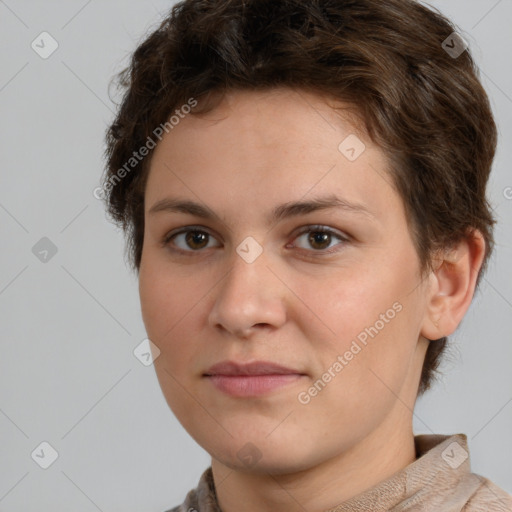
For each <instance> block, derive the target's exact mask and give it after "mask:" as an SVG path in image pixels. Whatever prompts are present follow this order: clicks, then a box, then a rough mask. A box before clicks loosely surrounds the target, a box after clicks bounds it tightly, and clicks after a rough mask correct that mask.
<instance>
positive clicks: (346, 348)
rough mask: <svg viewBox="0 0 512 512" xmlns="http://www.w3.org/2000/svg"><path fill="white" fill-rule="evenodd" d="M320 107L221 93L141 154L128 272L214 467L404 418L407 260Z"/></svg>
mask: <svg viewBox="0 0 512 512" xmlns="http://www.w3.org/2000/svg"><path fill="white" fill-rule="evenodd" d="M333 106H336V107H343V105H342V104H336V105H334V104H333V103H332V102H331V103H328V102H327V100H326V99H324V98H322V97H321V96H317V95H316V94H313V93H306V92H305V91H302V92H300V93H298V92H292V91H290V90H286V89H275V90H273V91H266V92H240V91H237V92H232V93H229V94H228V95H227V96H226V97H225V98H224V100H223V102H222V103H221V104H220V105H219V106H218V107H216V108H215V109H214V110H213V111H211V112H210V113H209V114H207V115H203V116H201V117H199V116H194V115H188V116H186V117H184V118H183V119H181V120H180V122H179V124H178V125H177V126H175V127H174V128H173V130H172V131H170V132H169V133H168V134H166V135H165V136H164V138H163V139H162V141H161V142H160V143H159V145H158V146H157V147H156V149H155V152H154V154H153V158H152V162H151V167H150V173H149V177H148V182H147V188H146V191H145V233H144V245H143V252H142V260H141V266H140V272H139V285H140V298H141V307H142V315H143V319H144V323H145V326H146V329H147V333H148V337H149V338H150V339H151V340H152V342H153V343H154V344H155V345H156V346H158V348H159V349H160V356H159V357H158V358H157V359H156V360H155V369H156V372H157V376H158V379H159V383H160V386H161V388H162V391H163V394H164V396H165V398H166V400H167V403H168V404H169V406H170V408H171V409H172V411H173V412H174V414H175V415H176V417H177V418H178V420H179V421H180V422H181V424H182V425H183V426H184V428H185V429H186V430H187V431H188V432H189V433H190V435H191V436H192V437H193V438H194V439H195V440H196V441H197V442H198V443H199V444H200V445H201V446H202V447H203V448H204V449H205V450H207V451H208V452H209V453H210V454H211V455H212V457H213V458H214V460H216V461H220V463H222V464H224V465H226V466H228V467H230V468H245V469H247V468H249V467H252V468H253V470H254V471H256V470H262V471H271V472H274V473H284V472H289V471H300V470H304V469H307V468H308V467H312V466H313V465H315V464H318V463H320V462H321V461H324V460H327V459H329V458H331V457H333V456H334V455H336V454H342V453H344V452H347V451H348V450H350V449H351V448H353V447H355V446H357V445H358V444H359V443H361V442H362V440H364V439H365V438H366V439H368V438H369V437H368V436H374V437H376V436H379V435H380V436H381V437H383V436H385V435H391V433H393V432H396V431H397V429H400V428H402V427H404V426H406V425H408V422H410V417H411V415H412V412H411V410H412V407H413V405H414V400H415V397H416V391H417V385H418V382H419V376H420V372H421V365H422V362H423V356H424V350H425V345H424V341H425V340H424V339H423V338H422V336H421V331H422V325H423V322H424V317H425V314H426V313H425V311H426V299H425V296H426V287H425V283H424V282H423V281H421V278H420V267H419V259H418V256H417V253H416V251H415V248H414V244H413V240H412V238H411V235H410V232H409V230H408V227H407V219H406V216H405V211H404V207H403V203H402V200H401V198H400V196H399V195H398V193H397V192H396V191H395V190H394V189H393V187H392V186H391V179H390V177H389V175H388V174H387V172H386V169H387V165H388V163H387V160H386V158H385V156H384V154H383V153H382V152H381V150H380V149H379V148H378V147H376V146H374V145H373V144H372V143H371V141H370V140H369V139H368V138H367V137H365V136H364V135H363V134H361V133H357V132H356V131H355V128H354V127H353V126H352V124H351V123H350V122H349V121H348V120H347V119H348V118H346V116H342V115H340V112H343V111H342V110H341V111H338V112H337V111H335V110H334V109H333ZM347 137H348V139H347ZM363 145H364V146H363ZM192 203H196V206H194V205H193V204H192ZM419 340H420V341H419ZM219 363H227V364H226V365H224V366H222V365H221V366H217V368H212V367H213V366H214V365H218V364H219ZM229 363H234V364H229ZM251 363H261V364H253V365H251ZM272 364H273V365H278V366H279V368H276V367H273V366H272ZM283 368H284V369H283ZM404 428H405V427H404ZM249 443H250V444H249ZM248 461H249V462H248ZM250 461H252V463H254V462H256V461H258V464H256V465H255V466H251V464H252V463H251V462H250Z"/></svg>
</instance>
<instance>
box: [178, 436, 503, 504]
mask: <svg viewBox="0 0 512 512" xmlns="http://www.w3.org/2000/svg"><path fill="white" fill-rule="evenodd" d="M414 442H415V446H416V457H417V458H416V460H415V461H414V462H413V463H411V464H409V465H408V466H407V467H406V468H404V469H402V470H400V471H399V472H397V473H395V474H394V475H392V476H391V477H390V478H388V479H386V480H384V481H382V482H381V483H379V484H377V485H376V486H374V487H372V488H371V489H368V490H367V491H364V492H363V493H361V494H359V495H357V496H355V497H353V498H351V499H350V500H348V501H345V502H343V503H341V504H340V505H338V506H336V507H335V508H332V509H330V510H328V511H326V512H387V511H393V512H413V511H436V512H437V511H440V512H461V511H464V512H469V511H473V510H474V511H484V510H485V511H486V512H512V497H511V496H510V495H509V494H507V493H506V492H505V491H503V490H502V489H500V488H499V487H497V486H496V485H494V484H493V483H492V482H490V481H489V480H487V479H486V478H484V477H481V476H480V475H476V474H474V473H471V469H470V459H469V449H468V445H467V437H466V435H465V434H455V435H452V436H449V435H417V436H415V438H414ZM190 511H194V512H196V511H197V512H222V511H221V510H220V508H219V506H218V504H217V499H216V495H215V486H214V481H213V475H212V471H211V467H209V468H208V469H207V470H206V471H204V473H203V474H202V475H201V479H200V480H199V484H198V487H197V488H196V489H193V490H192V491H190V492H189V493H188V495H187V497H186V500H185V502H184V503H183V504H182V505H181V506H179V507H175V508H173V509H172V510H170V511H168V512H190Z"/></svg>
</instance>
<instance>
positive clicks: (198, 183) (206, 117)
mask: <svg viewBox="0 0 512 512" xmlns="http://www.w3.org/2000/svg"><path fill="white" fill-rule="evenodd" d="M335 109H336V110H335ZM353 121H355V119H354V116H353V115H352V111H351V110H350V106H349V105H345V104H343V103H341V102H336V103H335V102H333V101H332V100H330V99H328V98H326V97H323V96H320V95H317V94H314V93H311V92H306V91H293V90H289V89H275V90H270V91H233V92H230V93H228V94H227V95H226V96H225V97H224V98H223V99H222V101H221V102H220V103H219V104H218V105H217V106H216V107H215V108H214V109H213V110H211V111H210V112H208V113H206V114H201V115H193V114H190V115H186V116H183V118H182V119H180V121H179V123H178V124H177V125H176V126H174V128H173V129H172V130H171V131H170V132H169V133H167V134H165V135H164V136H163V139H162V141H161V142H159V144H158V145H157V147H156V149H155V150H154V151H155V152H154V155H153V158H152V161H151V167H150V174H149V178H148V182H147V188H146V199H147V200H146V211H147V210H148V209H149V208H150V207H151V204H150V203H154V202H155V201H157V200H159V199H163V198H164V197H165V195H166V194H167V193H169V192H173V193H174V194H175V195H180V196H182V197H189V198H190V199H194V200H195V201H198V200H199V201H201V200H203V201H204V202H206V203H208V204H210V203H211V202H212V201H213V202H214V203H215V201H216V200H217V199H219V198H223V201H224V203H225V204H226V205H227V204H228V203H226V201H228V200H229V201H232V202H233V204H235V203H237V201H238V206H239V205H240V204H243V205H244V207H245V208H252V209H253V211H257V210H258V208H260V206H261V205H262V204H267V203H269V202H274V203H276V204H277V203H283V202H286V201H289V200H297V199H299V198H301V197H304V196H305V195H307V194H311V195H315V194H321V195H325V194H326V193H340V195H341V196H342V197H343V198H344V199H346V200H348V201H352V202H359V203H362V202H365V201H367V202H368V201H369V202H373V203H374V204H375V205H376V206H378V204H379V202H383V200H385V201H389V198H385V197H383V196H386V195H389V194H391V193H392V192H393V191H392V190H391V188H390V186H389V178H387V176H386V171H385V169H386V168H387V164H388V162H387V159H386V157H385V155H384V154H383V153H382V151H381V150H380V149H379V148H378V147H377V146H375V145H374V144H373V143H372V142H371V141H370V140H369V138H368V137H366V136H365V135H364V133H362V132H361V131H360V130H359V129H358V127H357V126H356V125H355V123H354V122H353ZM379 196H380V197H381V199H380V200H379ZM209 198H212V199H211V200H209ZM229 201H228V202H229ZM215 206H219V204H216V205H215Z"/></svg>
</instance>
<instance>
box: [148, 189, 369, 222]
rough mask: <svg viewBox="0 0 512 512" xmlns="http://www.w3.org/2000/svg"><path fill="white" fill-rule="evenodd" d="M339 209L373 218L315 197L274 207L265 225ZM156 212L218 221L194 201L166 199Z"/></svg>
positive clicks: (355, 208)
mask: <svg viewBox="0 0 512 512" xmlns="http://www.w3.org/2000/svg"><path fill="white" fill-rule="evenodd" d="M334 208H337V209H341V210H343V211H346V212H349V213H356V214H360V215H364V216H367V217H371V218H375V215H374V214H373V213H372V212H371V211H370V210H369V209H368V208H366V207H365V206H364V205H362V204H359V203H353V202H350V201H347V200H346V199H342V198H340V197H337V196H335V195H329V196H325V197H317V198H314V199H311V200H309V201H296V202H288V203H283V204H280V205H278V206H276V207H275V208H274V209H273V210H272V211H271V212H270V215H269V216H268V218H267V223H268V224H269V225H270V224H273V223H275V222H279V221H281V220H283V219H286V218H289V217H296V216H299V215H306V214H308V213H311V212H316V211H320V210H327V209H334ZM158 212H177V213H185V214H189V215H194V216H196V217H201V218H203V219H210V220H212V219H218V220H220V218H219V216H218V215H217V214H216V213H215V212H214V211H213V210H211V209H210V208H208V207H207V206H204V205H201V204H199V203H196V202H194V201H189V200H180V199H174V198H166V199H162V200H160V201H158V202H156V203H155V204H154V205H153V206H152V207H151V208H150V209H149V212H148V213H149V214H150V215H154V214H156V213H158Z"/></svg>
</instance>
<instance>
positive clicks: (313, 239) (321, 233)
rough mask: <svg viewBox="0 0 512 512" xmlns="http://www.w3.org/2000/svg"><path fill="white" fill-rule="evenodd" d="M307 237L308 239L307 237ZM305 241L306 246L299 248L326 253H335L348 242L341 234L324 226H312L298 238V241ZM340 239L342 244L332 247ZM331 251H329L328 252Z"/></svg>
mask: <svg viewBox="0 0 512 512" xmlns="http://www.w3.org/2000/svg"><path fill="white" fill-rule="evenodd" d="M305 235H307V237H305ZM301 238H302V239H303V240H305V246H304V245H302V246H301V245H298V246H297V247H299V248H301V249H307V250H311V248H312V249H314V251H313V252H325V253H331V252H335V251H336V250H337V249H335V248H336V246H339V245H344V243H345V242H348V241H349V240H348V238H347V237H345V236H343V235H342V234H340V233H337V232H335V231H333V230H332V229H329V228H326V227H323V226H310V227H308V228H307V229H305V230H304V231H302V232H301V233H299V235H298V236H297V238H296V239H297V240H300V239H301ZM336 238H337V239H338V240H339V241H340V243H337V244H334V245H331V244H332V243H333V242H334V241H335V239H336ZM328 249H329V250H328Z"/></svg>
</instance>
